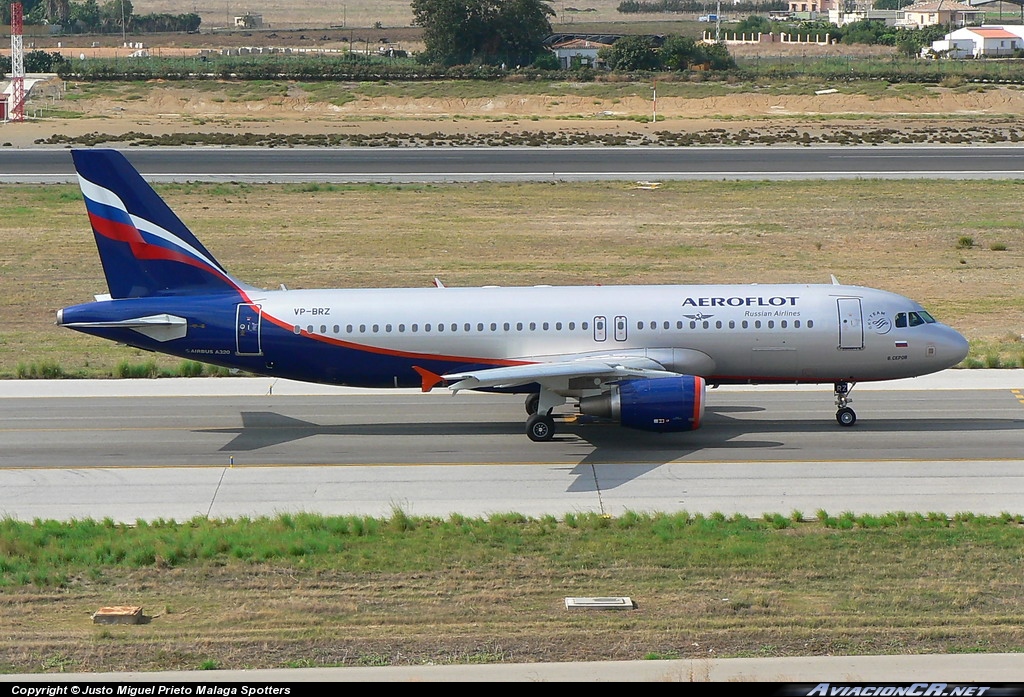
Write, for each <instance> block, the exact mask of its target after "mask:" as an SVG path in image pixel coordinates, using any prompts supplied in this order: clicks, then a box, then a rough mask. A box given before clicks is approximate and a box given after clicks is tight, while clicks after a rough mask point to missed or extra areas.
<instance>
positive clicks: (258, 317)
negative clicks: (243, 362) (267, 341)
mask: <svg viewBox="0 0 1024 697" xmlns="http://www.w3.org/2000/svg"><path fill="white" fill-rule="evenodd" d="M260 308H261V306H260V305H254V304H252V303H238V310H237V312H236V314H235V351H236V353H237V355H239V356H260V355H263V347H262V346H261V344H260V327H261V325H262V320H263V313H262V311H261V309H260Z"/></svg>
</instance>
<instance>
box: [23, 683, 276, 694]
mask: <svg viewBox="0 0 1024 697" xmlns="http://www.w3.org/2000/svg"><path fill="white" fill-rule="evenodd" d="M291 693H292V689H291V688H290V687H278V686H274V685H264V686H260V687H255V686H252V685H118V686H117V687H116V688H114V687H112V686H109V685H86V686H80V685H71V686H68V685H49V686H47V687H23V686H21V685H15V686H14V687H13V688H12V689H11V694H12V695H19V696H20V697H65V696H67V695H77V696H78V697H83V696H85V695H127V697H142V696H144V695H153V697H161V696H163V697H173V696H175V695H181V696H182V697H206V696H207V695H213V696H214V697H239V696H241V697H257V696H260V695H290V694H291Z"/></svg>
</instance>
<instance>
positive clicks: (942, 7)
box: [896, 0, 985, 29]
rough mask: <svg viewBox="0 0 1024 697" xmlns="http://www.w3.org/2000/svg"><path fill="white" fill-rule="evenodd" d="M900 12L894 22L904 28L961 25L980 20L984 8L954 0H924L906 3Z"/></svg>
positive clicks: (983, 13)
mask: <svg viewBox="0 0 1024 697" xmlns="http://www.w3.org/2000/svg"><path fill="white" fill-rule="evenodd" d="M900 12H901V13H902V17H900V19H899V20H898V21H897V22H896V26H898V27H904V28H906V29H921V28H923V27H931V26H934V25H936V24H951V25H953V26H954V27H963V26H966V25H968V24H972V23H974V22H980V21H981V18H982V17H983V16H984V15H985V11H984V10H979V9H978V8H976V7H972V6H970V5H966V4H964V3H962V2H956V1H955V0H925V1H924V2H916V3H914V4H913V5H908V6H906V7H904V8H903V9H902V10H900Z"/></svg>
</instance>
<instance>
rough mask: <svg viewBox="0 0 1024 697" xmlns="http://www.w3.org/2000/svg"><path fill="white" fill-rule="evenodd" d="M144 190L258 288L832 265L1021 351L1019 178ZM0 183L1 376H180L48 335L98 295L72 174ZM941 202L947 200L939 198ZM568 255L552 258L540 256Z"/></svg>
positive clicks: (731, 278) (986, 341) (739, 272)
mask: <svg viewBox="0 0 1024 697" xmlns="http://www.w3.org/2000/svg"><path fill="white" fill-rule="evenodd" d="M157 188H158V190H159V191H160V193H161V194H162V195H163V196H165V197H166V199H167V200H168V202H169V203H170V205H171V206H172V208H174V209H175V210H176V212H177V213H178V214H179V216H180V217H181V218H182V219H183V220H184V221H185V222H186V224H188V225H189V226H190V227H191V228H192V229H193V230H194V231H195V232H196V233H197V234H198V236H199V238H200V239H201V240H202V241H203V243H204V244H205V245H206V246H207V247H208V248H209V249H210V250H211V251H212V252H213V254H214V255H215V256H217V258H218V259H219V260H220V261H221V262H222V263H223V264H224V265H225V266H226V267H227V268H228V269H229V270H230V271H231V272H232V273H233V274H234V275H236V276H237V277H238V278H241V279H243V280H245V281H248V282H251V283H253V284H255V285H258V286H262V287H270V288H276V287H278V285H279V284H281V283H285V284H286V285H287V286H288V287H289V288H311V287H366V286H378V285H382V284H384V285H390V286H426V285H428V284H429V283H430V282H431V281H432V279H433V278H434V277H435V276H438V277H440V278H441V279H442V280H443V281H444V282H445V283H446V284H448V285H451V286H470V285H491V284H493V285H534V284H591V283H604V284H611V283H755V282H765V281H766V280H771V281H773V282H800V283H804V282H823V283H827V282H828V280H829V274H835V275H836V276H837V277H838V278H839V280H841V281H843V282H844V283H851V284H859V285H867V286H875V287H880V288H885V289H888V290H891V291H894V292H897V293H901V294H904V295H908V296H910V297H912V298H914V299H916V300H918V301H920V302H921V303H922V304H923V305H924V306H925V307H926V308H927V309H928V310H929V311H931V312H932V313H933V314H934V315H935V316H936V317H937V318H938V319H939V320H940V321H945V322H947V323H950V324H952V325H953V326H954V327H956V328H957V329H959V330H961V331H962V332H963V333H964V334H965V335H967V336H968V338H969V339H971V341H972V343H973V344H974V345H975V347H976V349H975V351H974V352H973V354H972V355H974V354H976V355H978V356H987V355H988V354H990V353H992V352H995V354H996V355H997V356H998V360H999V363H1000V364H1001V365H1019V364H1020V362H1021V349H1020V345H1019V343H1018V342H1017V341H1007V339H1006V337H1008V336H1013V335H1019V334H1020V332H1021V327H1022V326H1024V297H1022V296H1021V295H1020V287H1019V269H1020V268H1021V267H1022V266H1024V237H1022V234H1024V233H1022V231H1021V227H1020V226H1019V223H1018V222H1014V221H1019V217H1020V203H1019V202H1020V197H1021V194H1022V190H1024V182H1018V181H985V182H976V183H971V184H970V185H967V186H965V185H964V184H963V183H962V182H956V181H945V180H928V181H913V180H901V181H881V180H858V181H848V182H842V183H836V182H813V181H812V182H770V181H760V182H751V181H743V182H727V181H721V182H666V183H664V185H663V186H662V187H661V188H659V189H658V190H656V191H644V190H638V189H636V188H635V187H634V185H633V184H632V183H630V182H593V183H564V182H560V183H519V184H491V183H479V184H418V185H340V184H297V185H293V186H288V185H254V184H232V183H217V184H196V183H192V184H174V185H159V186H158V187H157ZM0 194H2V195H3V196H4V198H5V202H6V204H5V215H4V216H3V218H2V219H0V296H2V297H4V298H5V310H4V317H5V319H4V327H3V331H2V332H0V377H7V378H10V377H18V376H22V377H32V376H33V375H34V376H40V375H41V374H42V373H49V374H53V373H58V374H59V373H63V374H65V375H68V376H81V377H113V376H116V375H118V374H119V373H121V372H122V369H121V368H120V367H119V366H121V365H122V364H129V365H134V364H145V363H147V362H148V361H150V360H152V361H155V365H156V370H155V373H156V374H189V372H188V370H186V371H184V372H183V371H182V370H181V364H180V361H179V360H178V359H172V358H165V357H154V356H152V355H149V354H144V353H143V352H139V351H135V350H131V349H126V348H124V347H119V346H115V345H113V344H108V343H106V342H103V341H100V340H98V339H91V338H89V337H85V336H82V335H79V334H76V333H73V332H70V331H68V330H64V329H59V328H57V327H54V325H53V312H54V311H55V310H56V309H57V308H60V307H63V306H66V305H71V304H75V303H79V302H86V301H89V300H91V299H92V296H93V294H95V293H101V292H105V291H106V287H105V283H104V280H103V275H102V270H101V268H100V264H99V260H98V257H97V255H96V251H95V246H94V244H93V241H92V239H91V234H90V233H89V231H88V227H87V226H88V223H87V220H86V217H85V214H84V207H83V206H82V203H81V198H80V194H79V193H78V192H77V187H73V186H70V185H60V186H56V185H36V186H3V187H0ZM950 200H956V201H957V202H958V204H957V206H946V205H936V201H950ZM979 211H984V215H979V213H978V212H979ZM268 220H269V221H271V223H270V224H269V225H268ZM29 231H30V233H31V234H29ZM964 237H969V238H970V239H971V240H972V241H973V245H972V246H970V247H964V246H962V244H961V239H962V238H964ZM1003 246H1005V249H997V248H1000V247H1003ZM993 247H995V248H993ZM566 248H570V249H571V250H572V254H571V255H570V257H569V258H566V256H565V255H564V254H553V253H550V250H564V249H566ZM978 360H982V361H983V362H984V359H981V358H978ZM33 366H35V368H33ZM125 370H127V369H125ZM189 370H194V369H189ZM128 372H131V371H128ZM150 372H154V371H150Z"/></svg>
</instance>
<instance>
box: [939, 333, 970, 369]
mask: <svg viewBox="0 0 1024 697" xmlns="http://www.w3.org/2000/svg"><path fill="white" fill-rule="evenodd" d="M945 330H946V331H945V332H943V336H942V337H941V340H940V341H938V342H937V347H938V351H939V357H940V358H941V359H943V361H944V362H945V363H947V364H948V365H949V367H951V368H952V367H953V366H955V365H956V364H957V363H959V362H960V361H962V360H963V359H965V358H967V354H968V353H969V352H970V350H971V346H970V344H969V343H968V342H967V339H965V338H964V337H963V335H961V334H960V332H958V331H956V330H955V329H953V328H951V327H945Z"/></svg>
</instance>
